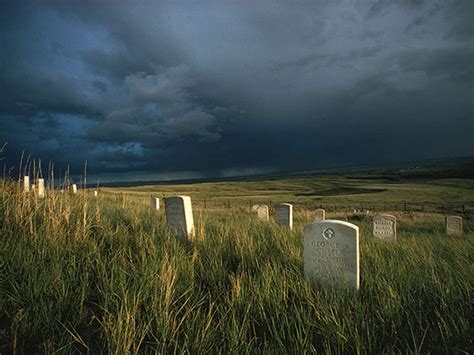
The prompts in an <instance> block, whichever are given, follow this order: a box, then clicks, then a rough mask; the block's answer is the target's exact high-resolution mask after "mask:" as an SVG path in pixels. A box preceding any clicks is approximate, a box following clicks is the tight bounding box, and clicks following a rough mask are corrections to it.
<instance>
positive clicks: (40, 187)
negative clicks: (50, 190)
mask: <svg viewBox="0 0 474 355" xmlns="http://www.w3.org/2000/svg"><path fill="white" fill-rule="evenodd" d="M45 196H46V192H45V188H44V179H38V197H39V198H44V197H45Z"/></svg>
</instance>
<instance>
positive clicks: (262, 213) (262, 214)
mask: <svg viewBox="0 0 474 355" xmlns="http://www.w3.org/2000/svg"><path fill="white" fill-rule="evenodd" d="M257 217H258V219H259V220H261V221H265V222H268V221H269V219H270V217H269V215H268V206H267V205H259V206H258V208H257Z"/></svg>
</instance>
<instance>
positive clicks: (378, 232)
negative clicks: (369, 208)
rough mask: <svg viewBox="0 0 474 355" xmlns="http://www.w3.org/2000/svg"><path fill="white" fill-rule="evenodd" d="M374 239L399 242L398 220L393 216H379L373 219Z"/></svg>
mask: <svg viewBox="0 0 474 355" xmlns="http://www.w3.org/2000/svg"><path fill="white" fill-rule="evenodd" d="M373 224H374V226H373V234H374V237H377V238H380V239H383V240H387V241H391V242H395V241H396V240H397V218H396V217H395V216H392V215H391V214H379V215H377V216H375V217H374V219H373Z"/></svg>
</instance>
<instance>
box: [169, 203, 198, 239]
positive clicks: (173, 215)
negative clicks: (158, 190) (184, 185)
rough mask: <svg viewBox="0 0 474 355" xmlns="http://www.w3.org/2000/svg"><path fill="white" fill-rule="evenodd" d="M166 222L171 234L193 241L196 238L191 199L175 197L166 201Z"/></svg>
mask: <svg viewBox="0 0 474 355" xmlns="http://www.w3.org/2000/svg"><path fill="white" fill-rule="evenodd" d="M165 210H166V222H167V224H168V229H169V230H170V232H171V234H173V235H175V236H179V237H184V238H188V239H192V238H193V237H194V234H195V232H194V220H193V209H192V206H191V197H189V196H173V197H168V198H166V199H165Z"/></svg>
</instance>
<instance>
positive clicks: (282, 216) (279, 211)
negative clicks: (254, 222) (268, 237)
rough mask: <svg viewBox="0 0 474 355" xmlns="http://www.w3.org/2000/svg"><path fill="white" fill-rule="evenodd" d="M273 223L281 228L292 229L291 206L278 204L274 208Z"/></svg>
mask: <svg viewBox="0 0 474 355" xmlns="http://www.w3.org/2000/svg"><path fill="white" fill-rule="evenodd" d="M275 221H276V223H277V224H279V225H281V226H287V227H289V228H290V229H293V205H291V204H289V203H279V204H278V205H277V206H276V208H275Z"/></svg>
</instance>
